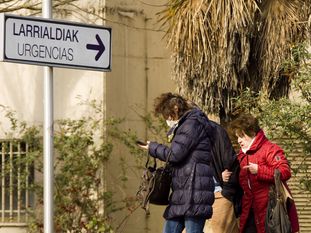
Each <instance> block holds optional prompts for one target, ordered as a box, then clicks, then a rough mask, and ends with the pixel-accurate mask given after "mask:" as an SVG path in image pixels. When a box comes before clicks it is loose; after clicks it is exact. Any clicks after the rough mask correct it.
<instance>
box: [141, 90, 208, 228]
mask: <svg viewBox="0 0 311 233" xmlns="http://www.w3.org/2000/svg"><path fill="white" fill-rule="evenodd" d="M155 114H156V116H159V115H162V116H163V117H164V118H165V119H166V121H167V124H168V125H169V126H170V127H171V129H170V132H172V134H171V135H170V136H169V137H170V139H171V146H170V147H168V146H166V145H163V144H159V143H157V142H148V145H147V146H145V147H143V148H145V149H148V150H149V153H150V155H151V156H153V157H155V158H157V159H160V160H162V161H166V158H167V156H168V155H169V154H170V153H171V155H170V157H169V163H170V165H171V166H172V170H173V171H172V194H171V196H170V202H169V205H168V207H167V208H166V210H165V212H164V215H163V216H164V218H165V219H166V223H165V226H164V230H163V233H179V232H182V230H183V229H184V228H186V231H187V233H202V232H203V228H204V223H205V220H206V219H208V218H210V217H211V216H212V213H213V211H212V204H213V202H214V181H213V172H212V169H211V167H210V161H211V159H212V158H211V156H212V154H211V141H210V139H209V138H210V137H209V133H211V129H212V128H211V126H210V123H209V120H208V118H207V117H206V115H205V114H204V113H203V112H202V111H201V110H200V109H198V108H193V107H191V106H190V105H189V104H188V103H187V101H186V100H185V99H184V98H182V97H181V96H179V95H176V94H172V93H165V94H162V95H161V96H159V97H158V98H156V99H155ZM209 129H210V130H209Z"/></svg>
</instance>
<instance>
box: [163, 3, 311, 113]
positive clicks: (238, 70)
mask: <svg viewBox="0 0 311 233" xmlns="http://www.w3.org/2000/svg"><path fill="white" fill-rule="evenodd" d="M307 1H310V0H307ZM303 7H304V9H305V11H302V8H303ZM309 11H310V5H308V4H306V2H305V1H304V2H303V1H299V0H265V1H264V0H261V1H259V0H257V1H256V0H223V1H219V0H169V4H168V7H167V9H166V10H165V11H163V12H161V13H160V14H161V16H162V18H161V20H163V21H164V23H165V24H166V25H167V26H168V31H167V41H168V45H169V46H170V48H171V49H172V51H173V60H174V72H175V79H176V81H177V84H178V87H179V90H180V92H181V93H182V94H184V95H186V96H188V97H189V98H191V99H192V100H193V101H195V102H196V103H198V104H199V105H201V106H203V107H204V108H205V109H206V110H208V111H209V112H213V113H219V110H220V108H222V109H224V110H225V111H226V112H228V111H230V109H231V99H230V98H231V97H232V96H235V95H237V94H238V93H240V92H241V91H242V90H244V89H245V88H251V89H253V90H255V91H260V90H262V89H265V90H267V92H268V93H272V91H271V90H273V89H274V88H276V86H277V84H280V82H278V79H279V78H280V75H279V72H280V70H281V64H282V61H283V60H284V59H285V58H286V56H287V54H288V52H289V49H290V47H291V46H292V44H293V43H294V42H295V41H296V40H297V39H298V38H299V36H302V35H303V34H302V33H301V32H302V27H303V25H300V24H299V22H300V20H301V18H302V16H305V15H306V12H309ZM281 84H282V85H285V86H286V85H287V86H288V83H282V82H281Z"/></svg>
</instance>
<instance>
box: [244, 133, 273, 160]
mask: <svg viewBox="0 0 311 233" xmlns="http://www.w3.org/2000/svg"><path fill="white" fill-rule="evenodd" d="M266 141H268V139H267V138H266V136H265V133H264V132H263V130H262V129H261V130H260V131H259V132H258V133H257V134H256V136H255V140H254V141H253V143H252V145H251V147H250V148H249V149H248V150H247V151H246V153H247V154H253V153H255V152H256V151H257V150H259V148H260V147H261V146H262V145H263V144H264V143H265V142H266Z"/></svg>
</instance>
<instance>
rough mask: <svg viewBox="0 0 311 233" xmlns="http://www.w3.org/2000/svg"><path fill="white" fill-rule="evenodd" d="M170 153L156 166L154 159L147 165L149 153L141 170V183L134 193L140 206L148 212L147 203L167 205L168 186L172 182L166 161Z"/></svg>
mask: <svg viewBox="0 0 311 233" xmlns="http://www.w3.org/2000/svg"><path fill="white" fill-rule="evenodd" d="M170 155H171V153H170V154H169V155H168V156H167V159H166V162H165V165H164V166H163V167H158V168H157V163H156V159H154V164H153V166H149V160H150V155H149V154H148V159H147V162H146V165H145V169H144V171H143V175H142V180H141V184H140V186H139V189H138V192H137V194H136V199H137V200H138V202H139V204H140V205H141V207H142V208H143V209H144V210H145V211H146V214H150V211H149V203H150V204H154V205H167V204H168V203H169V194H170V187H171V182H172V176H171V168H170V165H169V163H168V160H169V157H170Z"/></svg>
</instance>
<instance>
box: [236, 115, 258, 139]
mask: <svg viewBox="0 0 311 233" xmlns="http://www.w3.org/2000/svg"><path fill="white" fill-rule="evenodd" d="M230 128H231V130H232V132H233V133H234V134H236V135H237V136H240V137H243V136H244V134H246V135H247V136H249V137H255V136H256V134H257V133H258V132H259V131H260V126H259V123H258V120H257V118H255V117H254V116H253V115H251V114H249V113H242V114H240V115H239V116H238V117H237V118H236V119H235V120H233V121H232V122H231V124H230Z"/></svg>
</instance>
